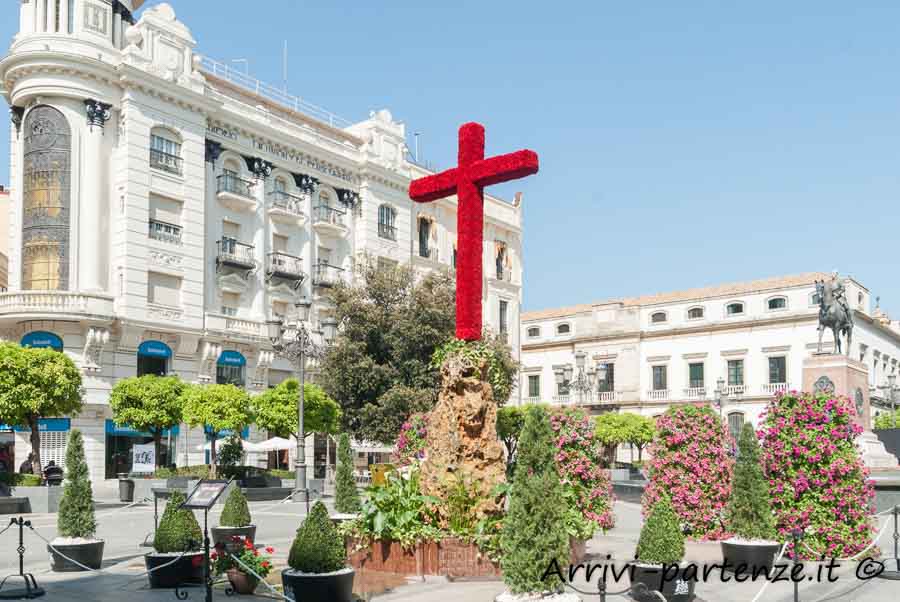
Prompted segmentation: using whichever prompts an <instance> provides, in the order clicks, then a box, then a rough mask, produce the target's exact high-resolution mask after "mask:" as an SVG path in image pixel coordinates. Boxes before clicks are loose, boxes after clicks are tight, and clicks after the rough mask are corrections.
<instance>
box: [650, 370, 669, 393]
mask: <svg viewBox="0 0 900 602" xmlns="http://www.w3.org/2000/svg"><path fill="white" fill-rule="evenodd" d="M666 373H667V370H666V366H653V390H654V391H665V390H666V389H668V388H669V386H668V378H667V376H668V375H667V374H666Z"/></svg>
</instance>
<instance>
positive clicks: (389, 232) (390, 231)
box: [378, 224, 397, 240]
mask: <svg viewBox="0 0 900 602" xmlns="http://www.w3.org/2000/svg"><path fill="white" fill-rule="evenodd" d="M378 236H380V237H381V238H386V239H388V240H397V228H396V227H394V226H391V225H388V224H378Z"/></svg>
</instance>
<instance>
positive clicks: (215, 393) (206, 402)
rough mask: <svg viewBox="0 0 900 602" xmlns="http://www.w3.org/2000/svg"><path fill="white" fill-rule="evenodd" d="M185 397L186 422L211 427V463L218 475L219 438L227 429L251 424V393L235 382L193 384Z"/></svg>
mask: <svg viewBox="0 0 900 602" xmlns="http://www.w3.org/2000/svg"><path fill="white" fill-rule="evenodd" d="M182 398H183V403H184V406H183V407H184V410H183V411H184V420H185V422H187V423H188V424H189V425H190V426H192V427H197V426H200V427H205V428H207V429H208V432H209V435H210V451H209V459H210V466H211V469H212V474H213V476H215V474H216V440H217V439H218V438H219V435H220V434H221V433H222V432H223V431H235V432H239V431H240V430H241V429H243V428H244V427H245V426H246V425H248V424H249V423H250V396H249V395H247V393H246V392H245V391H244V390H243V389H239V388H237V387H236V386H234V385H189V386H187V387H185V390H184V393H183V394H182Z"/></svg>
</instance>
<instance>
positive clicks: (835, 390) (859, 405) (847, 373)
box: [803, 353, 898, 469]
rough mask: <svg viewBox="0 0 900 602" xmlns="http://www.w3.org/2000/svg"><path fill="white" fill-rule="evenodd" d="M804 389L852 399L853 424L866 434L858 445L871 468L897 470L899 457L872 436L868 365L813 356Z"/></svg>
mask: <svg viewBox="0 0 900 602" xmlns="http://www.w3.org/2000/svg"><path fill="white" fill-rule="evenodd" d="M803 390H804V391H810V392H813V393H819V392H822V393H827V394H833V395H843V396H845V397H849V398H850V401H852V402H853V404H854V407H855V408H856V417H855V419H854V422H856V424H858V425H860V426H861V427H862V428H863V429H864V431H863V433H862V434H861V435H860V436H859V437H858V438H857V439H856V445H857V446H858V447H859V449H860V452H861V454H862V459H863V462H864V463H865V465H866V466H867V467H869V468H877V469H881V468H897V467H898V463H897V458H896V456H894V455H893V454H891V453H888V451H887V450H886V449H885V448H884V443H882V442H881V441H880V440H879V439H878V437H876V436H875V434H874V433H872V408H871V405H870V403H869V371H868V368H867V367H866V365H865V364H863V363H862V362H858V361H856V360H854V359H852V358H849V357H847V356H845V355H838V354H834V353H814V354H813V355H812V356H811V357H808V358H806V359H805V360H804V361H803Z"/></svg>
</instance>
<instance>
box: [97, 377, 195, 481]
mask: <svg viewBox="0 0 900 602" xmlns="http://www.w3.org/2000/svg"><path fill="white" fill-rule="evenodd" d="M184 388H185V384H184V382H182V380H181V379H180V378H178V377H177V376H156V375H155V374H146V375H144V376H135V377H131V378H125V379H122V380H120V381H119V382H117V383H116V385H115V386H114V387H113V389H112V392H111V393H110V395H109V405H110V408H111V409H112V413H113V419H114V420H115V422H116V424H117V425H119V426H122V425H126V424H127V425H128V426H130V427H131V428H133V429H135V430H138V431H147V432H149V433H150V434H151V435H153V443H154V446H155V449H156V466H160V461H161V460H162V454H161V447H162V434H163V431H165V430H166V429H171V428H173V427H175V426H176V425H178V424H181V417H182V399H181V395H182V393H184Z"/></svg>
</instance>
